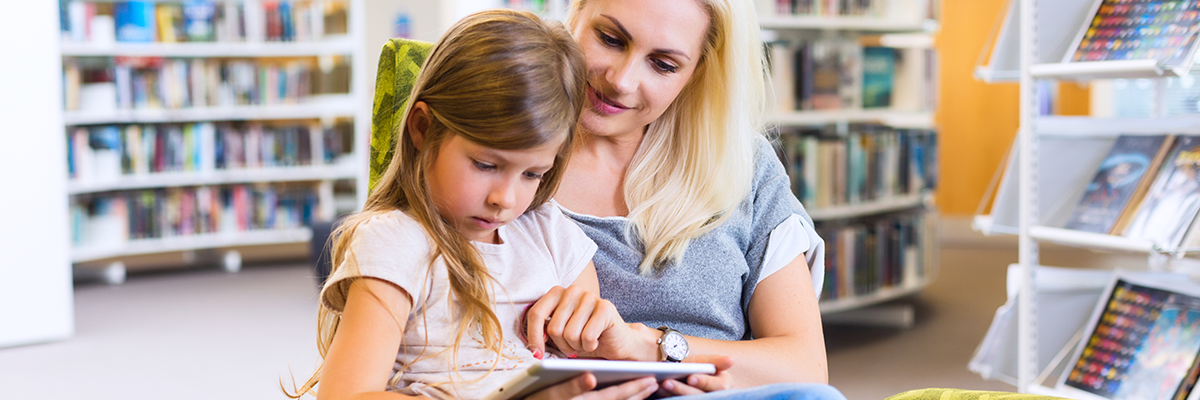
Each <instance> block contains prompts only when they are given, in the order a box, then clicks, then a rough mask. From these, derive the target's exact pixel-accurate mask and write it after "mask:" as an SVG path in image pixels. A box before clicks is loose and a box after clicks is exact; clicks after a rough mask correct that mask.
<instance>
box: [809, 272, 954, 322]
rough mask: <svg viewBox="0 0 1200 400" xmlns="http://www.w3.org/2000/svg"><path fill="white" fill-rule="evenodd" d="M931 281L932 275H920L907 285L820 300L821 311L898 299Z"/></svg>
mask: <svg viewBox="0 0 1200 400" xmlns="http://www.w3.org/2000/svg"><path fill="white" fill-rule="evenodd" d="M932 282H933V279H932V277H922V278H921V279H919V280H916V281H913V282H912V283H910V284H908V285H904V286H899V287H889V288H882V289H879V290H876V291H874V292H872V293H869V294H865V295H860V296H854V297H849V298H845V299H835V300H826V301H822V302H821V305H820V307H821V313H822V314H833V313H839V312H846V311H849V310H854V309H858V308H862V307H867V306H871V305H874V304H879V303H882V302H886V301H888V300H895V299H898V298H901V297H904V296H909V295H912V294H916V293H918V292H920V291H921V290H922V289H925V288H926V287H928V286H929V284H930V283H932Z"/></svg>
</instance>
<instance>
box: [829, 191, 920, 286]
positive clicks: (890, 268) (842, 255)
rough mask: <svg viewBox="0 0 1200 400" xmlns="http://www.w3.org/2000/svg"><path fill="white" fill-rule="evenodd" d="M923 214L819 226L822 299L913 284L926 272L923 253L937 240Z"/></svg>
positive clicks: (908, 214)
mask: <svg viewBox="0 0 1200 400" xmlns="http://www.w3.org/2000/svg"><path fill="white" fill-rule="evenodd" d="M929 221H930V220H929V217H928V215H927V214H925V213H924V212H920V211H916V212H908V213H902V214H892V215H885V216H882V217H880V218H877V219H869V220H863V221H855V222H851V223H844V222H839V223H837V224H833V225H828V224H818V226H817V234H819V235H821V238H822V239H824V240H825V283H824V288H823V289H822V290H821V300H836V299H841V298H851V297H856V296H864V295H868V294H871V293H874V292H876V291H879V290H881V289H886V288H893V287H904V286H906V285H913V284H916V283H917V282H918V281H919V280H920V279H922V278H923V277H924V276H925V274H926V268H927V267H928V266H927V265H926V263H925V260H926V255H927V254H926V252H927V251H929V246H930V245H931V243H929V241H930V240H936V237H934V233H933V231H932V229H931V228H930V226H931V225H930V224H929V223H928V222H929Z"/></svg>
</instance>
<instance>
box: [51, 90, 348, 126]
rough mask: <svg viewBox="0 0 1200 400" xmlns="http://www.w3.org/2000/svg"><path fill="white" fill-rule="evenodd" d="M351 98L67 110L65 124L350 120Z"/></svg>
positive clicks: (319, 97)
mask: <svg viewBox="0 0 1200 400" xmlns="http://www.w3.org/2000/svg"><path fill="white" fill-rule="evenodd" d="M356 108H357V102H356V99H355V97H354V96H352V95H317V96H312V97H310V98H308V99H305V100H304V101H303V102H300V103H293V104H272V105H246V106H228V107H189V108H181V109H174V110H172V109H134V110H112V111H109V112H88V111H67V112H66V113H65V114H64V116H63V119H64V120H65V121H66V123H67V125H98V124H161V123H174V122H200V121H266V120H288V119H325V118H339V117H354V115H355V114H356V113H357V110H356Z"/></svg>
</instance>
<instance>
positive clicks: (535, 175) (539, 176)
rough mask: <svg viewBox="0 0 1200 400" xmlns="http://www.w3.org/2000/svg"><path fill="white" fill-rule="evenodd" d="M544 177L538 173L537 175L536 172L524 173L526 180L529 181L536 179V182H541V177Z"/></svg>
mask: <svg viewBox="0 0 1200 400" xmlns="http://www.w3.org/2000/svg"><path fill="white" fill-rule="evenodd" d="M545 175H546V174H539V173H537V172H526V173H525V177H526V178H529V179H537V180H541V179H542V177H543V176H545Z"/></svg>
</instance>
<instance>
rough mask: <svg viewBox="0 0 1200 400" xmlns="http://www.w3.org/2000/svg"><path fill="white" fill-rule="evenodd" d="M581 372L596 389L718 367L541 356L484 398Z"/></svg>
mask: <svg viewBox="0 0 1200 400" xmlns="http://www.w3.org/2000/svg"><path fill="white" fill-rule="evenodd" d="M584 372H591V373H592V375H595V376H596V388H597V389H599V388H603V387H605V386H611V385H615V384H618V383H621V382H625V381H628V380H632V379H637V378H641V377H644V376H654V377H655V378H657V379H658V380H659V381H660V382H661V381H663V380H665V379H681V378H684V377H687V376H688V375H691V374H714V373H716V372H717V368H716V367H715V366H713V365H712V364H704V363H672V362H646V361H612V360H573V359H559V358H552V359H548V360H542V361H541V362H540V363H538V364H535V365H534V366H533V367H530V368H529V369H527V370H525V371H524V372H523V373H521V374H519V375H517V376H515V377H513V378H512V379H510V380H509V381H508V382H505V383H504V384H503V385H500V387H498V388H496V389H495V390H493V391H492V392H491V393H490V394H488V395H487V396H485V397H484V398H483V399H484V400H508V399H519V398H522V397H525V396H528V395H530V394H533V393H534V392H537V391H539V390H542V389H545V388H546V387H548V386H553V385H556V384H559V383H563V382H566V381H567V380H569V379H571V378H574V377H576V376H579V375H580V374H583V373H584Z"/></svg>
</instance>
